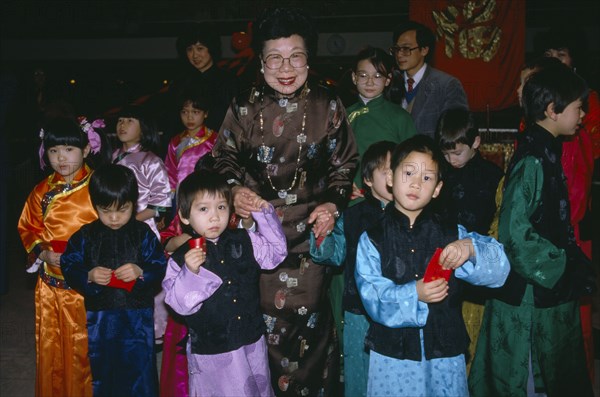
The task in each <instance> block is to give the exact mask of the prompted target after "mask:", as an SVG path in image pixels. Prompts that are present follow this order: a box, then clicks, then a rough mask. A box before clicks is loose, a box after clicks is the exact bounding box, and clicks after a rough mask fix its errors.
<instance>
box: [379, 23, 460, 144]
mask: <svg viewBox="0 0 600 397" xmlns="http://www.w3.org/2000/svg"><path fill="white" fill-rule="evenodd" d="M393 40H394V43H395V45H393V46H392V47H390V54H391V55H393V56H394V57H395V58H396V63H397V65H398V69H399V70H400V71H401V74H400V76H398V77H399V79H398V80H399V81H397V83H399V87H397V88H399V90H398V93H399V96H396V97H395V98H394V97H392V100H395V101H398V102H401V103H402V106H403V107H404V108H405V109H406V110H407V111H408V112H409V113H410V114H411V116H412V119H413V121H414V123H415V127H416V129H417V132H418V133H419V134H423V135H429V136H430V137H432V138H434V135H435V129H436V127H437V122H438V119H439V117H440V115H441V114H442V112H444V111H445V110H447V109H453V108H464V109H468V108H469V104H468V102H467V96H466V94H465V91H464V89H463V87H462V84H461V83H460V81H459V80H458V79H456V78H455V77H453V76H450V75H449V74H447V73H444V72H442V71H440V70H437V69H434V68H432V67H431V66H429V65H428V64H427V62H426V61H427V60H428V59H429V58H430V57H431V55H432V54H433V52H434V47H435V36H434V35H433V32H432V31H431V30H430V29H429V28H427V27H426V26H425V25H422V24H420V23H417V22H414V21H407V22H405V23H403V24H401V25H400V26H398V27H397V28H396V29H395V31H394V36H393Z"/></svg>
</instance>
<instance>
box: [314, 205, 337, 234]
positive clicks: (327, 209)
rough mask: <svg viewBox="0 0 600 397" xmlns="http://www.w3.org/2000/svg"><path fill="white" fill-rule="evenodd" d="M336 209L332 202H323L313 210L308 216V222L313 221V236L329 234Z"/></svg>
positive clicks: (333, 223) (333, 222)
mask: <svg viewBox="0 0 600 397" xmlns="http://www.w3.org/2000/svg"><path fill="white" fill-rule="evenodd" d="M336 211H337V207H336V206H335V204H333V203H323V204H321V205H318V206H317V207H316V208H315V209H314V210H313V212H312V213H311V214H310V216H309V217H308V223H314V225H313V227H312V231H313V233H314V234H315V238H319V237H321V236H327V235H329V234H331V232H332V231H333V226H334V225H335V216H334V213H335V212H336Z"/></svg>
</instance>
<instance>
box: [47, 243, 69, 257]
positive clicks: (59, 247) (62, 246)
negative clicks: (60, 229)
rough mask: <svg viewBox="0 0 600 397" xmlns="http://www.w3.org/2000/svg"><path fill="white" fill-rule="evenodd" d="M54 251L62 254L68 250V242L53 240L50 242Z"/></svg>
mask: <svg viewBox="0 0 600 397" xmlns="http://www.w3.org/2000/svg"><path fill="white" fill-rule="evenodd" d="M50 246H51V247H52V251H54V252H56V253H59V254H62V253H63V252H65V250H66V249H67V242H66V241H63V240H52V241H50Z"/></svg>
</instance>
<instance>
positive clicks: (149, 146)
mask: <svg viewBox="0 0 600 397" xmlns="http://www.w3.org/2000/svg"><path fill="white" fill-rule="evenodd" d="M121 117H126V118H132V119H136V120H137V121H139V123H140V131H141V136H140V146H141V147H142V150H145V151H150V152H154V153H156V151H157V150H158V147H159V146H160V136H159V135H158V127H157V126H156V122H155V120H154V117H152V116H151V115H150V113H149V112H148V111H147V110H146V109H144V108H142V107H141V106H138V105H129V106H126V107H125V108H124V109H123V110H121V112H120V113H119V118H121Z"/></svg>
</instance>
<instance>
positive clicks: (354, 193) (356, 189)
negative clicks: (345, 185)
mask: <svg viewBox="0 0 600 397" xmlns="http://www.w3.org/2000/svg"><path fill="white" fill-rule="evenodd" d="M359 197H365V191H364V190H363V189H359V187H358V186H356V183H353V184H352V194H351V195H350V200H355V199H357V198H359Z"/></svg>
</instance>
